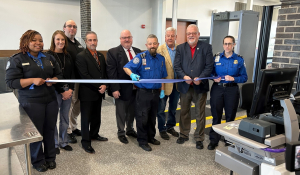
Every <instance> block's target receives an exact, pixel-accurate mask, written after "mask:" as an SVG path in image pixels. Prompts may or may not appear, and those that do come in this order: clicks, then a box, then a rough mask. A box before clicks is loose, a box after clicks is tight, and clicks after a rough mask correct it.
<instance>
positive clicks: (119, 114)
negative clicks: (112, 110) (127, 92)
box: [115, 90, 136, 136]
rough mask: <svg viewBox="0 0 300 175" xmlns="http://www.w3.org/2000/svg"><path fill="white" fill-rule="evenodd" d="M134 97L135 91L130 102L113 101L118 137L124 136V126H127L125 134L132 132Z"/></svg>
mask: <svg viewBox="0 0 300 175" xmlns="http://www.w3.org/2000/svg"><path fill="white" fill-rule="evenodd" d="M135 97H136V90H133V91H132V95H131V98H130V100H128V101H124V100H121V99H115V104H116V119H117V127H118V136H124V135H125V130H124V128H125V124H126V126H127V128H126V132H130V131H134V129H133V120H134V115H135Z"/></svg>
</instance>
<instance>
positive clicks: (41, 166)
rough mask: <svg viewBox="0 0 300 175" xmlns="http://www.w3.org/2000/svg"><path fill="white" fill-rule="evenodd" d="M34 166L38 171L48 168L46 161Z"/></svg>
mask: <svg viewBox="0 0 300 175" xmlns="http://www.w3.org/2000/svg"><path fill="white" fill-rule="evenodd" d="M33 168H34V169H36V170H37V171H39V172H45V171H47V170H48V165H47V164H46V163H44V164H42V165H40V166H34V165H33Z"/></svg>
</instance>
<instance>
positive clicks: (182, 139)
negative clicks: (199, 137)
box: [176, 137, 189, 144]
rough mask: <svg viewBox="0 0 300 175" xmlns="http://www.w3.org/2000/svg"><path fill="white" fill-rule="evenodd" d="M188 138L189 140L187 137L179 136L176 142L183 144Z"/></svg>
mask: <svg viewBox="0 0 300 175" xmlns="http://www.w3.org/2000/svg"><path fill="white" fill-rule="evenodd" d="M188 140H189V138H183V137H179V138H178V139H177V141H176V142H177V143H178V144H183V143H184V142H185V141H188Z"/></svg>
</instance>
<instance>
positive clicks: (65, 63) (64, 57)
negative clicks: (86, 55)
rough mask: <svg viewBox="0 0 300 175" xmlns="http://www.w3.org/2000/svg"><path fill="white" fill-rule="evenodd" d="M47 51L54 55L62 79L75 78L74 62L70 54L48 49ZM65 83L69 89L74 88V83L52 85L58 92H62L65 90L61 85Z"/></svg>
mask: <svg viewBox="0 0 300 175" xmlns="http://www.w3.org/2000/svg"><path fill="white" fill-rule="evenodd" d="M47 53H48V54H50V55H52V56H54V58H55V59H56V61H57V63H58V64H59V66H60V68H61V72H62V74H63V78H64V79H75V72H74V69H75V63H74V61H73V59H72V58H71V56H70V54H68V53H67V54H64V53H54V52H52V51H50V50H49V51H48V52H47ZM66 85H67V86H68V87H69V89H72V90H74V83H57V84H55V85H54V87H55V90H56V91H57V92H58V93H63V92H65V90H64V88H63V87H65V86H66Z"/></svg>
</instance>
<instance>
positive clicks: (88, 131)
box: [80, 97, 102, 147]
mask: <svg viewBox="0 0 300 175" xmlns="http://www.w3.org/2000/svg"><path fill="white" fill-rule="evenodd" d="M101 104H102V98H100V97H99V99H98V100H97V101H80V110H81V135H82V140H81V144H82V146H83V147H87V146H91V139H92V138H95V137H97V136H98V133H99V130H100V124H101Z"/></svg>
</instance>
